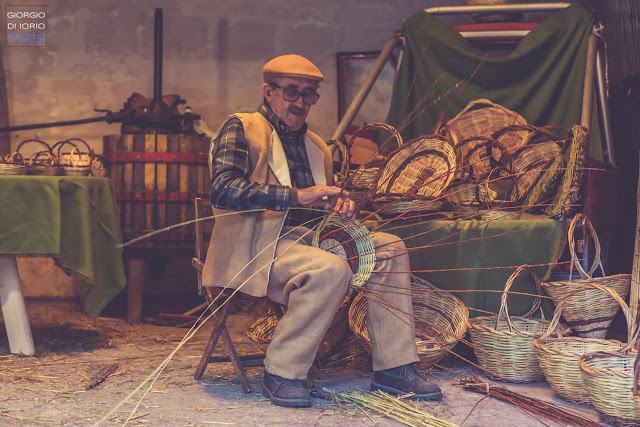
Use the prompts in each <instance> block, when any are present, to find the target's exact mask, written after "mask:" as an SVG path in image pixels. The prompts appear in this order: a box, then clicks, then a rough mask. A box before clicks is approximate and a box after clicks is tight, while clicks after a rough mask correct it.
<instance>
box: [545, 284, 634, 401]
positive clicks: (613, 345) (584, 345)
mask: <svg viewBox="0 0 640 427" xmlns="http://www.w3.org/2000/svg"><path fill="white" fill-rule="evenodd" d="M590 290H596V291H599V292H603V293H604V294H605V295H606V296H607V297H611V298H613V299H614V300H615V301H616V302H617V303H618V304H619V305H620V307H621V308H622V311H623V313H624V315H625V318H626V320H627V331H628V335H629V336H628V338H627V341H628V344H627V345H626V346H625V345H624V344H622V343H621V342H620V341H617V340H604V339H597V338H580V337H562V338H552V337H550V335H551V334H550V333H549V331H547V333H545V334H544V335H542V336H541V337H540V338H538V339H537V340H535V341H534V342H533V346H534V347H535V348H536V352H537V354H538V362H539V363H540V367H541V368H542V371H543V372H544V376H545V378H546V379H547V382H548V383H549V385H550V386H551V388H552V389H553V390H554V391H555V393H556V394H557V395H558V396H560V397H561V398H562V399H564V400H567V401H569V402H573V403H591V399H590V398H589V393H587V390H586V388H585V387H584V383H583V381H582V374H581V373H580V369H579V368H578V358H579V357H580V356H581V355H583V354H584V353H593V352H596V351H620V350H624V351H626V350H628V349H630V348H631V347H633V345H634V344H635V340H634V339H632V337H631V333H632V328H633V325H632V323H633V316H632V315H631V311H630V310H629V307H628V306H627V304H626V303H625V302H624V300H623V299H622V298H620V296H619V295H618V294H617V293H616V292H615V291H613V290H612V289H610V288H607V287H605V286H601V285H597V284H593V283H587V284H584V285H580V286H576V287H575V288H573V289H572V290H571V291H570V292H568V293H567V295H565V297H564V298H563V299H562V301H560V304H558V305H557V306H556V309H555V311H554V313H553V319H551V326H550V328H549V330H553V329H554V328H555V327H556V326H557V325H558V322H559V321H560V316H561V315H562V310H563V308H564V307H565V305H566V303H567V302H568V301H569V300H570V299H571V298H573V297H574V296H575V295H576V294H577V293H581V292H586V291H589V292H590Z"/></svg>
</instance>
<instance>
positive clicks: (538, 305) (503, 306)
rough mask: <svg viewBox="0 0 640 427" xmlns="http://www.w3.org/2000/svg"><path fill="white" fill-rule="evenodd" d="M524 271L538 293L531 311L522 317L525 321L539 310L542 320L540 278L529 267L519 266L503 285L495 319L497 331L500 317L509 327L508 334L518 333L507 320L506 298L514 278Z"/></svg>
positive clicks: (508, 319)
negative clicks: (528, 275) (529, 276)
mask: <svg viewBox="0 0 640 427" xmlns="http://www.w3.org/2000/svg"><path fill="white" fill-rule="evenodd" d="M524 271H528V272H529V274H531V277H532V278H533V281H534V283H535V284H536V291H537V292H538V295H537V296H536V298H535V300H534V301H533V305H532V306H531V310H529V311H528V312H527V313H526V314H524V315H523V316H522V317H524V318H527V319H528V318H531V316H533V315H534V314H535V312H536V311H538V310H540V313H541V314H542V318H543V319H544V313H543V312H542V309H541V305H542V299H541V296H542V286H541V285H540V277H539V276H538V275H537V274H536V272H535V271H533V268H531V267H530V266H528V265H521V266H520V267H518V268H517V269H516V271H514V272H513V274H512V275H511V276H509V279H508V280H507V284H506V285H505V287H504V290H503V291H502V297H501V298H500V311H499V312H498V316H497V317H496V327H495V328H494V329H498V323H499V322H500V317H504V319H505V320H506V322H507V326H508V327H509V332H516V333H519V331H518V330H517V329H516V327H515V326H513V325H512V324H511V319H510V318H509V307H508V306H507V297H508V296H509V289H511V286H512V285H513V282H514V281H515V280H516V277H518V276H519V275H520V273H522V272H524Z"/></svg>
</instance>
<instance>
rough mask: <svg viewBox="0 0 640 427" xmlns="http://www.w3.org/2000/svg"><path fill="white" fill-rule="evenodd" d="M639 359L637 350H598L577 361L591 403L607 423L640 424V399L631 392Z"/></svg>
mask: <svg viewBox="0 0 640 427" xmlns="http://www.w3.org/2000/svg"><path fill="white" fill-rule="evenodd" d="M636 356H637V352H635V351H632V352H629V353H624V352H613V351H598V352H594V353H585V354H583V355H582V356H580V357H579V358H578V368H579V369H580V373H581V374H582V381H583V382H584V385H585V388H586V390H587V392H588V393H589V398H590V399H591V403H593V406H594V407H595V408H596V411H598V413H599V414H600V417H601V418H602V420H603V421H604V422H606V423H610V424H614V425H632V426H637V425H640V397H637V396H634V394H633V391H632V390H633V388H634V383H635V379H634V360H635V359H636Z"/></svg>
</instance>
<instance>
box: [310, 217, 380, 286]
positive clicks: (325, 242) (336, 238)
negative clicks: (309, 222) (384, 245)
mask: <svg viewBox="0 0 640 427" xmlns="http://www.w3.org/2000/svg"><path fill="white" fill-rule="evenodd" d="M312 244H313V246H315V247H317V248H320V249H323V250H325V251H328V252H331V253H334V254H336V255H338V256H340V257H341V258H342V259H344V260H345V261H347V263H348V264H349V267H350V268H351V271H352V272H353V279H352V281H351V286H354V287H359V286H362V285H364V284H365V283H366V282H367V280H369V277H370V276H371V273H372V272H373V267H374V266H375V263H376V253H375V246H374V245H373V239H372V238H371V234H369V230H368V229H367V227H365V226H364V225H362V224H360V222H359V221H357V220H344V219H342V218H340V215H338V214H335V213H334V214H330V215H328V216H327V218H326V219H325V220H324V222H322V223H321V224H320V226H318V227H317V228H316V231H315V233H314V235H313V240H312Z"/></svg>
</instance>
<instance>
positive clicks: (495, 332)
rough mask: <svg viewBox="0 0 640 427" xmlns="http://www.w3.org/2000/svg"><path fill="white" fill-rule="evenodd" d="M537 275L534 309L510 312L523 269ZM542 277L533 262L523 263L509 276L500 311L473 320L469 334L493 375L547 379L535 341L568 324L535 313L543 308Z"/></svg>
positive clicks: (517, 379) (524, 379) (521, 380)
mask: <svg viewBox="0 0 640 427" xmlns="http://www.w3.org/2000/svg"><path fill="white" fill-rule="evenodd" d="M523 272H528V273H530V274H531V276H532V277H533V279H534V281H535V284H536V288H537V290H538V296H537V297H536V298H535V300H534V303H533V306H532V308H531V310H530V311H529V312H528V313H526V314H525V315H523V316H509V310H508V306H507V297H508V294H509V289H510V288H511V286H512V284H513V282H514V280H515V279H516V277H518V276H519V275H520V274H521V273H523ZM541 293H542V289H541V287H540V279H539V277H538V275H537V274H536V273H535V271H533V269H531V267H529V266H526V265H524V266H521V267H518V269H516V271H515V272H514V273H513V274H512V275H511V276H510V277H509V279H508V280H507V284H506V286H505V288H504V290H503V292H502V298H501V304H500V312H499V313H498V314H497V315H493V316H480V317H475V318H473V319H470V320H469V334H470V335H471V343H472V346H473V348H474V351H475V354H476V357H477V358H478V362H479V364H480V367H481V368H482V369H483V370H484V371H485V375H487V376H488V377H489V378H492V379H495V380H499V381H507V382H514V383H528V382H539V381H544V379H545V376H544V372H543V371H542V369H541V368H540V365H539V364H538V358H537V356H536V350H535V347H534V346H533V341H534V340H535V339H537V338H540V337H541V336H542V335H543V334H544V333H546V332H547V331H548V330H550V329H551V331H552V333H553V332H557V333H558V334H563V333H566V332H568V330H566V329H565V328H564V327H560V328H555V327H553V328H551V323H550V322H549V321H546V320H544V319H535V318H533V317H532V316H533V315H534V314H535V313H536V312H537V311H538V310H539V309H540V305H541V300H540V295H541Z"/></svg>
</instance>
